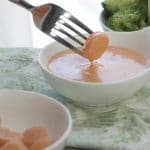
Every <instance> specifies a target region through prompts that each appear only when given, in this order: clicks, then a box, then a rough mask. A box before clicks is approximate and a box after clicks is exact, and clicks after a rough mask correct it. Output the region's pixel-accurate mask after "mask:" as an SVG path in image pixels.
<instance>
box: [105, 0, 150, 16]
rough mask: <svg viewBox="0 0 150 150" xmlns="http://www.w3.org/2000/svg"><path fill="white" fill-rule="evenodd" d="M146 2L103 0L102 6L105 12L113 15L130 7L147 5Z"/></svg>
mask: <svg viewBox="0 0 150 150" xmlns="http://www.w3.org/2000/svg"><path fill="white" fill-rule="evenodd" d="M147 1H148V0H105V1H103V2H102V6H103V8H104V9H105V11H108V12H111V13H114V12H116V11H118V10H120V9H123V8H127V7H129V6H131V5H143V4H145V3H146V4H147Z"/></svg>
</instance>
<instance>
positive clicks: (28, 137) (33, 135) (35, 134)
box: [23, 127, 48, 146]
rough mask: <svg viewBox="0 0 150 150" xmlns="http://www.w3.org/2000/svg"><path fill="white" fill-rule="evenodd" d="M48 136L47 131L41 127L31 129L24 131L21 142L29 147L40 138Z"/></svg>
mask: <svg viewBox="0 0 150 150" xmlns="http://www.w3.org/2000/svg"><path fill="white" fill-rule="evenodd" d="M45 136H48V133H47V130H46V129H45V128H41V127H32V128H29V129H26V130H25V132H24V133H23V142H24V143H25V144H26V145H27V146H30V145H32V144H33V143H34V142H35V141H37V140H38V139H39V138H41V137H45Z"/></svg>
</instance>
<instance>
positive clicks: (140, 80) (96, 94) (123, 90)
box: [39, 28, 150, 106]
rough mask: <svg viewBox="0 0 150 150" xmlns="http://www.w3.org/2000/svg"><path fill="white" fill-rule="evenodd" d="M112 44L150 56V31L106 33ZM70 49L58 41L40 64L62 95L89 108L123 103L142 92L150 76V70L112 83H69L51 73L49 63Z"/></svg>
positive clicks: (71, 81)
mask: <svg viewBox="0 0 150 150" xmlns="http://www.w3.org/2000/svg"><path fill="white" fill-rule="evenodd" d="M106 34H107V35H108V36H109V38H110V45H118V46H122V47H126V48H133V49H136V50H137V51H140V52H142V53H143V54H145V55H147V56H149V57H150V43H149V39H150V28H145V29H144V30H141V31H136V32H106ZM64 49H66V48H65V47H63V46H62V45H60V44H58V43H57V42H54V43H52V44H51V45H50V46H48V47H46V48H45V49H43V50H42V51H41V53H40V59H39V63H40V66H41V68H42V70H43V72H44V75H45V76H46V78H47V81H48V82H49V84H50V85H51V86H52V87H53V88H54V89H55V90H56V91H57V92H59V93H60V94H62V95H64V96H66V97H68V98H70V99H72V100H74V102H79V103H82V104H85V105H90V106H97V105H108V104H113V103H116V102H118V101H123V100H124V99H127V98H128V97H130V96H132V95H133V94H135V93H136V92H137V91H138V90H139V89H141V88H142V87H143V86H144V85H145V83H146V82H148V80H149V79H148V78H149V77H150V68H148V69H147V70H146V71H143V72H142V73H140V74H137V75H136V76H135V77H133V78H130V79H128V80H123V81H116V82H110V83H87V82H81V81H75V80H69V79H66V78H63V77H59V76H56V75H54V74H53V73H51V72H50V71H49V70H48V68H47V64H48V60H49V58H50V57H51V56H53V55H54V54H55V53H57V52H59V51H62V50H64Z"/></svg>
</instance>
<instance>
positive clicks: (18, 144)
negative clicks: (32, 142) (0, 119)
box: [0, 139, 28, 150]
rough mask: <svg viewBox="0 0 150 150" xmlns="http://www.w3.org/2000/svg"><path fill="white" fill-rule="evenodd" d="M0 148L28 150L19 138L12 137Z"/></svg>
mask: <svg viewBox="0 0 150 150" xmlns="http://www.w3.org/2000/svg"><path fill="white" fill-rule="evenodd" d="M0 150H28V147H27V146H25V145H24V143H23V142H22V141H21V140H17V139H14V140H10V141H9V142H7V143H6V144H4V145H3V146H2V147H1V148H0Z"/></svg>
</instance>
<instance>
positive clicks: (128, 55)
mask: <svg viewBox="0 0 150 150" xmlns="http://www.w3.org/2000/svg"><path fill="white" fill-rule="evenodd" d="M148 67H149V59H147V58H145V57H144V55H143V54H141V53H139V52H137V51H135V50H132V49H127V48H120V47H117V46H108V47H107V49H106V50H105V52H104V53H103V54H102V56H101V57H100V58H98V59H96V60H94V61H92V62H91V61H90V60H89V59H87V58H85V57H83V56H81V55H79V54H76V53H73V52H72V51H70V50H66V51H62V52H59V53H57V54H55V55H54V56H52V57H51V58H50V60H49V64H48V69H49V70H50V71H51V72H52V73H53V74H55V75H58V76H61V77H64V78H67V79H72V80H78V81H85V82H111V81H119V80H125V79H128V78H131V77H133V76H135V75H136V74H138V73H140V72H142V71H143V70H144V69H146V68H148Z"/></svg>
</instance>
